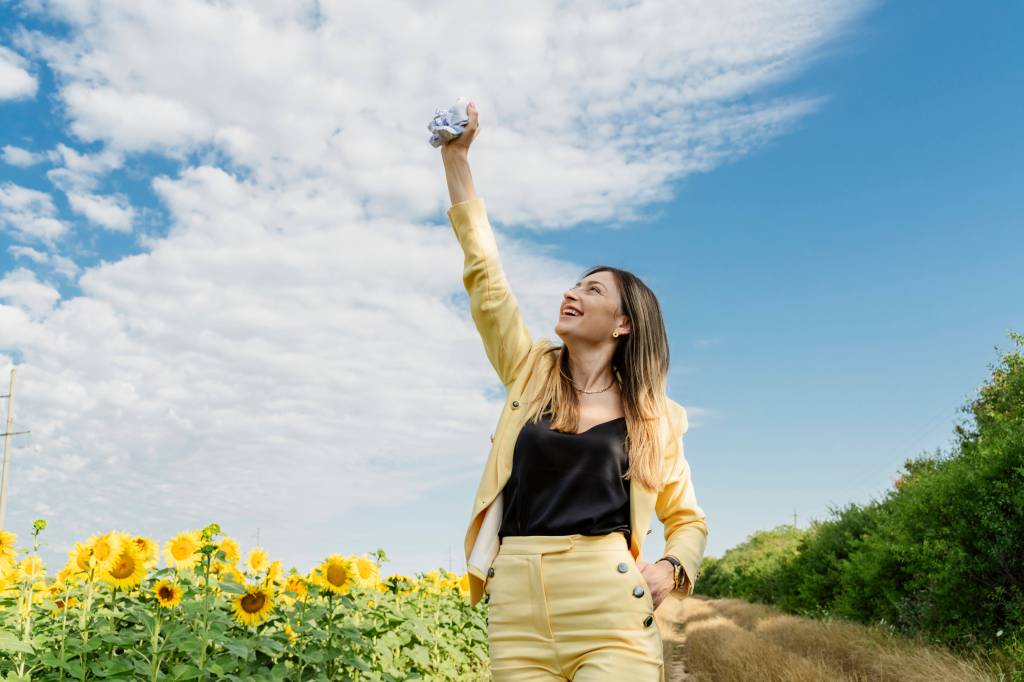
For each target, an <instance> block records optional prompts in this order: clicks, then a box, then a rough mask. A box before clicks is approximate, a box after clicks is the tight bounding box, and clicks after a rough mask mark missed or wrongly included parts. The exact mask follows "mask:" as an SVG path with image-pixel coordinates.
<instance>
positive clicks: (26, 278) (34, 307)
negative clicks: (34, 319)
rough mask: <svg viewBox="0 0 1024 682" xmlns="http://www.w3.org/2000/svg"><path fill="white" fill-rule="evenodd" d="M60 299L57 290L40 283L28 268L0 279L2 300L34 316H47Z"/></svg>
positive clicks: (20, 269) (0, 297)
mask: <svg viewBox="0 0 1024 682" xmlns="http://www.w3.org/2000/svg"><path fill="white" fill-rule="evenodd" d="M59 299H60V293H59V292H58V291H57V290H56V289H54V288H53V287H51V286H50V285H48V284H45V283H43V282H40V281H39V280H38V279H37V278H36V274H35V273H34V272H32V271H31V270H28V269H26V268H18V269H16V270H13V271H12V272H9V273H7V274H6V275H5V276H4V277H3V279H0V300H6V301H8V302H9V303H11V304H12V305H16V306H19V307H20V308H22V309H24V310H25V311H27V312H28V313H30V314H31V315H33V316H44V315H46V314H47V313H48V312H50V310H52V309H53V304H54V303H56V302H57V301H58V300H59Z"/></svg>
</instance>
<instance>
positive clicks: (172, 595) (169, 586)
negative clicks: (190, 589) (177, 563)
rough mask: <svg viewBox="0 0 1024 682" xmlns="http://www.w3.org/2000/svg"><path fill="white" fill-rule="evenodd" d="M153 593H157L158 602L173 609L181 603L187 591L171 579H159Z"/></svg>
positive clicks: (166, 607)
mask: <svg viewBox="0 0 1024 682" xmlns="http://www.w3.org/2000/svg"><path fill="white" fill-rule="evenodd" d="M153 594H154V595H156V600H157V603H159V604H160V606H161V607H163V608H165V609H172V608H174V607H175V606H177V605H178V604H180V603H181V598H182V597H183V596H184V595H185V592H184V591H183V590H182V589H181V587H179V586H178V585H176V584H175V583H172V582H171V581H169V580H159V581H157V583H156V585H154V586H153Z"/></svg>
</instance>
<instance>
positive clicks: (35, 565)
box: [18, 554, 46, 582]
mask: <svg viewBox="0 0 1024 682" xmlns="http://www.w3.org/2000/svg"><path fill="white" fill-rule="evenodd" d="M45 577H46V564H44V563H43V560H42V559H41V558H40V557H39V555H38V554H30V555H28V556H27V557H25V558H24V559H22V560H21V563H20V564H18V578H19V580H21V579H24V578H28V579H29V580H31V581H33V582H35V581H36V580H42V579H43V578H45Z"/></svg>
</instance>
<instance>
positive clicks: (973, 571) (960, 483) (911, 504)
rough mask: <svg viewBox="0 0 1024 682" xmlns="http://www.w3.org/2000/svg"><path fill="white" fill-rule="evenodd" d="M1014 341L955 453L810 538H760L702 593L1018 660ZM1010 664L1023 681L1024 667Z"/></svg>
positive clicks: (817, 526) (1021, 563)
mask: <svg viewBox="0 0 1024 682" xmlns="http://www.w3.org/2000/svg"><path fill="white" fill-rule="evenodd" d="M1010 337H1011V339H1012V340H1013V342H1014V344H1015V346H1016V347H1015V349H1014V350H1012V351H1011V352H1008V353H1005V354H1004V355H1003V356H1002V357H1001V359H1000V362H999V364H998V365H997V366H995V367H993V368H992V375H991V378H990V379H989V381H988V382H987V383H986V384H985V385H983V386H982V387H981V388H979V389H978V396H977V397H976V398H975V399H973V400H972V401H970V402H969V403H968V404H967V405H965V406H964V407H963V408H962V411H963V412H964V413H966V414H967V415H968V420H967V421H966V423H964V424H958V425H956V426H955V427H954V431H955V434H956V443H955V445H954V447H953V449H952V452H950V453H949V454H948V455H943V454H942V453H941V452H936V453H934V454H932V455H922V456H919V457H916V458H911V459H908V460H907V461H906V462H905V463H904V467H903V472H902V475H901V476H900V478H899V480H898V481H897V483H896V486H895V488H894V489H892V490H890V491H889V492H888V493H887V494H886V496H885V498H884V499H883V500H881V501H873V502H872V503H870V504H868V505H864V506H860V505H856V504H850V505H848V506H847V507H845V508H843V509H839V510H837V509H830V510H829V511H830V518H829V519H827V520H825V521H821V522H815V523H813V524H812V526H811V528H810V529H808V530H807V531H806V532H803V533H801V532H799V531H795V530H793V529H792V528H790V527H786V526H783V527H780V528H778V529H775V530H773V531H767V532H766V533H765V532H762V533H755V534H754V535H753V536H751V538H750V539H748V540H747V541H746V542H745V543H743V544H742V545H740V546H739V547H735V548H733V549H730V550H729V551H727V552H726V553H725V555H724V556H722V557H721V558H715V557H707V558H705V559H704V564H703V566H702V569H701V580H700V581H698V583H697V585H696V589H697V591H698V592H700V593H702V594H706V595H708V596H735V597H742V598H746V599H751V600H756V601H762V602H767V603H773V604H776V605H778V606H779V607H780V608H782V609H784V610H787V611H789V612H792V613H799V614H802V615H812V616H828V615H836V616H841V617H845V618H849V619H853V620H858V621H861V622H864V623H881V624H885V625H888V626H889V627H890V628H891V629H892V630H893V631H896V632H900V633H904V634H913V635H922V636H924V637H925V638H927V639H930V640H932V641H936V642H939V643H942V644H946V645H948V646H951V647H953V648H954V649H960V650H969V649H974V648H976V647H979V646H983V647H988V648H993V649H1000V648H1001V649H1002V650H1003V651H1004V652H1008V651H1009V652H1012V651H1017V652H1018V654H1019V653H1020V649H1021V645H1020V644H1019V642H1020V641H1021V640H1020V639H1016V638H1018V637H1021V636H1022V633H1024V356H1022V354H1021V350H1022V348H1024V336H1022V335H1020V334H1016V333H1013V332H1011V333H1010ZM971 422H973V423H971ZM1014 647H1016V649H1015V648H1014ZM1010 658H1012V659H1013V660H1014V661H1015V663H1014V666H1016V667H1015V670H1016V672H1015V673H1014V674H1020V675H1022V676H1024V657H1022V656H1018V655H1017V654H1013V653H1011V654H1010ZM1022 679H1024V677H1022Z"/></svg>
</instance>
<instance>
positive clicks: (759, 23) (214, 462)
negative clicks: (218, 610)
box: [0, 0, 858, 571]
mask: <svg viewBox="0 0 1024 682" xmlns="http://www.w3.org/2000/svg"><path fill="white" fill-rule="evenodd" d="M37 7H38V8H39V9H40V10H41V11H42V10H45V11H48V12H52V13H56V14H58V15H59V18H61V19H63V20H66V21H68V22H70V23H71V24H72V30H71V32H70V35H69V36H68V37H63V36H49V35H44V34H41V33H38V32H32V31H23V32H21V33H18V34H16V35H17V39H18V41H19V48H20V49H22V50H23V51H24V52H26V53H30V54H32V55H33V56H35V57H38V58H39V59H41V60H45V61H46V62H47V64H48V66H49V67H50V68H51V69H53V70H54V71H55V72H56V73H57V74H58V75H59V78H57V79H56V80H57V82H58V83H60V85H59V86H58V87H59V88H60V89H59V91H58V92H57V97H59V99H60V100H61V101H62V103H63V104H64V106H65V107H66V112H65V113H66V116H67V120H68V121H69V131H70V132H71V133H72V134H74V135H76V136H79V137H80V138H81V139H83V140H86V141H89V142H99V143H100V149H99V150H95V149H93V150H91V151H89V152H88V153H86V152H78V151H76V150H74V149H72V148H71V147H68V146H64V145H60V146H59V147H58V149H57V151H58V152H59V153H60V155H61V158H62V160H63V166H62V167H61V168H57V169H53V170H51V171H49V172H48V176H49V177H50V179H51V180H52V181H53V182H54V184H55V185H56V186H57V187H58V188H60V189H62V190H63V191H65V192H67V193H68V196H69V201H72V205H74V202H75V201H79V203H78V209H76V210H82V211H83V212H85V209H84V208H83V207H84V206H85V204H84V203H81V202H80V200H77V199H73V198H72V197H75V196H84V195H95V194H100V193H102V194H104V195H107V194H109V192H107V191H106V190H104V189H103V187H102V180H103V178H104V177H105V175H106V174H107V173H109V172H110V171H111V170H114V169H118V168H121V167H122V166H123V164H124V162H125V159H126V158H130V155H132V154H135V153H138V152H142V151H148V152H156V153H160V154H165V155H168V156H171V157H173V158H176V159H190V161H189V162H188V163H187V164H185V167H184V169H183V170H182V171H181V173H180V174H177V175H175V176H174V177H167V176H158V177H155V178H153V180H152V187H153V189H154V191H155V192H156V194H157V196H158V197H159V199H160V200H161V201H162V203H163V204H164V205H165V206H166V207H167V209H168V211H169V212H170V215H171V226H170V228H171V229H170V231H169V233H168V234H167V236H166V237H164V238H152V237H150V238H148V240H147V241H146V242H144V244H145V248H146V251H145V252H144V253H141V254H137V255H132V256H128V257H124V258H121V259H119V260H114V261H112V262H105V263H102V264H100V265H98V266H95V267H92V268H89V269H87V270H86V271H85V272H84V273H82V275H81V277H80V279H79V286H80V289H81V292H80V294H79V295H77V296H75V297H73V298H70V299H66V300H62V301H60V302H59V303H58V304H57V305H56V306H55V307H54V308H53V309H52V310H44V308H43V304H44V303H45V296H43V292H41V291H40V292H39V293H38V295H37V298H36V299H34V305H35V307H34V308H33V307H31V306H27V304H26V301H27V300H28V298H26V297H27V294H22V297H21V299H19V300H21V303H18V304H11V305H0V328H3V329H4V332H5V333H4V335H3V336H2V337H0V343H2V344H4V346H3V348H4V349H12V350H17V351H19V352H20V353H21V356H22V361H21V364H20V367H21V369H20V370H19V376H20V377H21V378H22V382H23V386H22V388H21V389H19V403H20V405H21V407H20V408H19V409H20V410H21V413H22V414H23V415H30V417H31V422H32V429H33V439H32V443H31V445H30V446H28V447H25V448H24V449H25V452H24V455H23V456H24V457H25V458H26V460H27V459H31V461H33V462H34V468H33V469H32V475H31V477H28V478H26V479H23V480H21V481H20V482H19V488H18V491H17V494H16V495H13V496H12V503H11V507H9V509H10V510H11V514H12V518H27V517H26V515H27V514H29V513H30V512H31V511H32V507H31V506H30V503H29V501H30V500H39V499H43V498H45V499H46V500H47V504H49V505H50V506H51V507H52V508H53V510H54V511H53V515H54V518H53V519H51V521H53V523H52V525H51V530H52V531H53V534H52V536H51V542H52V543H53V544H54V546H58V545H59V543H61V542H63V543H68V542H70V541H71V540H72V539H75V538H80V537H83V536H87V535H88V534H90V533H92V532H94V531H96V530H98V529H103V528H110V527H124V528H130V529H133V530H138V531H143V532H149V533H153V534H155V535H159V536H167V535H169V534H171V533H172V532H175V531H177V530H178V529H181V528H184V527H195V526H200V525H203V524H205V523H207V522H209V521H210V520H214V519H215V520H218V521H219V522H220V523H221V524H222V525H223V526H224V527H225V528H226V529H228V530H229V531H230V532H233V533H236V534H238V535H243V536H245V537H249V534H251V533H253V532H254V531H255V528H256V527H260V528H261V529H262V532H263V533H264V534H265V535H264V536H265V537H268V538H274V539H273V540H272V541H271V540H268V541H267V543H266V544H267V546H268V549H271V551H272V552H277V553H279V554H280V555H282V556H283V557H285V558H286V560H288V561H291V562H295V563H297V564H299V565H305V566H306V567H308V564H309V563H311V562H312V561H314V560H316V559H318V558H320V557H322V556H323V555H324V554H325V553H327V552H328V551H355V550H357V549H358V550H359V551H363V550H365V549H366V547H348V546H341V547H340V546H339V543H345V542H347V541H350V539H351V538H353V537H354V534H355V533H356V530H355V529H354V528H353V524H357V523H361V522H368V521H367V517H370V516H372V515H373V513H374V512H373V510H374V509H377V508H378V506H379V505H387V504H390V505H405V506H406V508H407V509H408V513H409V514H420V515H422V514H423V513H424V512H423V511H422V510H423V508H424V505H425V504H427V502H426V500H427V498H428V493H430V492H431V491H436V490H437V488H438V486H440V485H444V484H446V483H449V482H450V481H452V480H456V481H459V480H461V481H465V486H466V489H467V490H468V491H469V492H468V493H467V495H471V490H472V486H473V485H475V482H476V477H477V476H478V474H479V467H480V465H481V464H482V462H483V458H484V456H485V454H486V449H487V447H488V446H489V439H488V435H489V433H490V431H491V430H492V428H493V423H494V421H495V420H496V419H497V416H498V413H499V410H500V402H499V400H498V398H496V397H494V389H495V388H496V379H495V378H494V377H493V372H492V371H491V369H490V366H489V365H488V364H487V361H486V359H485V357H484V356H483V353H482V350H481V348H480V346H479V339H478V337H477V334H476V331H475V329H473V327H472V324H471V321H470V320H469V318H468V315H467V314H466V312H465V310H464V306H465V294H464V292H463V290H462V283H461V268H462V254H461V252H460V251H459V249H458V244H457V242H456V241H455V238H454V235H453V234H452V232H451V229H450V227H449V226H448V225H447V221H446V219H445V218H443V217H442V218H441V222H440V224H438V223H437V222H436V221H437V217H438V215H439V212H440V211H441V210H442V209H444V208H447V205H448V203H447V195H446V190H445V183H444V177H443V172H442V168H441V164H440V159H439V156H438V151H437V150H436V149H434V148H432V147H430V145H428V144H427V138H428V137H429V133H428V131H427V130H426V123H427V121H428V120H429V119H430V117H431V115H432V114H433V110H434V108H435V107H446V106H447V105H448V104H450V103H451V102H452V101H454V99H455V98H456V97H457V96H459V95H461V94H466V95H469V96H471V97H473V98H474V99H476V101H477V102H478V103H479V105H480V109H481V112H482V121H483V125H484V128H483V130H482V132H481V135H480V138H479V139H478V141H477V142H476V143H475V146H474V149H473V152H472V162H473V170H474V176H475V180H476V185H477V188H478V191H480V193H481V195H482V196H484V197H485V198H486V201H487V206H488V209H489V211H490V215H491V217H492V221H493V222H494V223H495V224H496V226H497V227H498V232H499V234H498V240H499V244H500V247H501V250H502V254H503V258H504V262H505V265H506V269H507V271H508V273H509V278H510V280H511V281H512V283H513V287H514V289H515V291H516V295H517V297H518V298H519V300H520V302H521V304H522V306H523V310H524V314H525V315H526V318H527V320H528V324H529V325H530V328H531V331H533V333H534V334H535V335H546V336H548V337H550V338H555V337H554V334H553V331H552V327H553V325H554V323H555V321H556V314H557V308H558V301H559V298H560V296H561V293H562V291H563V290H564V287H565V286H566V285H567V284H568V283H569V282H570V281H572V278H574V277H575V276H576V275H578V274H579V272H580V270H581V269H582V267H581V266H579V265H577V264H575V263H569V262H565V261H560V260H557V259H554V258H551V257H549V256H547V255H546V254H545V253H544V252H543V250H541V249H538V248H537V247H535V246H531V245H530V244H528V243H525V242H521V241H519V240H517V239H515V238H513V236H512V234H511V233H510V232H508V233H507V232H506V231H505V230H504V229H502V226H503V225H505V224H525V225H528V226H531V227H535V228H561V227H565V226H567V225H570V224H572V223H574V222H576V221H579V220H625V219H629V218H635V217H637V215H638V214H639V212H640V211H641V210H642V209H643V208H644V207H645V206H646V205H648V204H649V203H650V202H651V201H656V200H660V199H667V198H668V196H669V193H670V190H671V186H672V183H673V182H674V181H675V180H676V179H678V178H679V177H682V176H684V175H686V174H688V173H692V172H695V171H700V170H708V169H710V168H712V167H714V166H716V165H718V164H721V163H723V162H725V161H726V160H728V159H730V158H734V157H736V156H739V155H743V154H747V153H750V152H751V151H752V150H754V149H756V148H757V147H758V145H760V144H762V143H764V142H765V141H767V140H769V139H771V138H773V137H775V136H778V135H780V134H782V133H783V132H785V131H786V130H789V129H790V128H791V127H792V126H794V125H796V124H798V122H799V121H800V120H801V118H803V117H805V116H807V115H808V114H809V113H811V112H813V111H814V110H815V108H816V107H819V106H821V105H822V103H823V102H824V99H823V98H822V97H819V96H813V97H812V96H803V95H790V96H780V97H775V98H764V97H759V96H758V92H757V91H758V89H759V88H761V87H762V86H764V85H766V84H769V83H774V82H777V81H779V80H781V79H783V78H785V77H786V76H788V75H790V74H791V73H793V72H794V71H795V70H797V69H798V68H800V67H801V66H802V65H805V64H806V63H807V62H808V61H809V60H810V59H813V58H814V48H815V47H816V46H818V45H820V44H821V43H822V42H824V41H825V40H827V39H829V38H830V37H833V36H834V35H835V34H836V33H837V32H838V31H839V30H841V29H842V28H843V27H844V26H845V25H846V23H847V22H848V21H849V20H850V19H851V18H852V17H853V16H854V15H855V14H856V11H857V10H858V8H857V6H855V5H854V4H850V3H839V2H819V1H812V0H790V1H789V2H774V3H763V2H752V1H751V2H723V3H715V4H714V5H713V6H712V5H707V4H705V3H650V2H647V3H634V4H631V5H629V6H625V7H620V6H618V5H616V6H609V7H603V8H602V7H598V6H597V5H595V4H592V3H588V4H586V5H583V4H578V5H574V4H572V3H570V4H568V5H566V4H563V5H559V6H558V7H557V8H556V6H554V5H551V4H549V3H541V2H537V3H532V4H531V3H525V4H524V3H522V2H516V3H505V4H498V3H486V4H482V5H466V4H465V3H461V4H459V3H450V4H448V5H442V6H439V5H437V4H436V3H434V4H431V5H415V4H413V5H410V4H407V3H392V2H383V3H372V4H369V5H367V4H362V5H356V4H351V3H348V4H335V5H330V4H326V3H325V4H323V5H320V11H321V15H320V17H319V18H318V19H316V22H318V23H317V25H316V26H315V27H314V23H315V22H314V17H313V16H312V15H311V13H310V11H309V9H308V8H305V7H299V6H298V5H295V4H293V3H285V2H280V3H274V2H269V1H267V2H261V3H258V4H252V3H244V4H237V5H236V4H231V3H227V2H225V3H216V4H214V3H200V2H193V3H188V2H185V3H177V4H176V5H174V6H169V5H166V4H165V3H159V2H144V3H141V4H140V3H138V2H134V1H133V2H130V3H129V2H127V0H124V1H123V2H115V1H105V2H102V3H84V2H80V1H78V0H76V1H75V2H71V1H70V0H68V1H67V2H64V1H60V2H58V1H56V0H48V1H47V2H42V1H41V2H40V4H39V5H37ZM126 9H127V10H130V11H125V10H126ZM452 16H458V17H459V24H460V29H459V31H458V36H457V38H453V37H452V36H451V35H448V34H446V33H444V32H437V31H422V30H417V29H418V27H421V26H423V25H436V21H437V17H452ZM79 23H80V24H81V25H79ZM86 25H87V26H88V28H87V29H85V28H84V27H85V26H86ZM194 159H198V161H195V162H193V161H192V160H194ZM3 187H10V185H6V186H3ZM2 191H4V190H0V192H2ZM8 191H9V190H8ZM42 196H43V197H46V195H42ZM2 197H3V194H2V193H0V206H2V205H3V201H2ZM35 200H36V202H37V210H36V213H46V211H47V210H48V211H50V213H51V214H52V202H50V203H45V202H43V200H42V199H40V198H39V197H35ZM47 201H49V199H48V197H47ZM115 205H118V204H115ZM121 206H122V208H124V206H123V204H122V205H121ZM5 210H6V209H5ZM11 210H13V209H11ZM90 219H92V217H91V216H90ZM23 255H25V257H28V258H31V256H30V255H29V254H27V253H25V254H23ZM21 277H23V275H21ZM24 290H25V291H28V286H27V285H25V288H24ZM51 303H52V301H51ZM35 311H43V312H46V314H45V316H41V315H39V314H37V312H35ZM497 388H500V387H497ZM694 414H695V416H696V412H695V413H694ZM53 490H61V491H62V493H61V495H60V496H54V495H52V494H51V493H52V491H53ZM468 499H469V498H468V497H467V500H468ZM82 509H88V510H89V514H88V515H83V514H81V513H76V512H77V511H78V510H82ZM364 510H365V511H364ZM468 512H469V509H468V501H467V503H466V514H467V515H468ZM463 530H464V529H463V527H461V526H455V527H451V528H443V529H439V530H438V531H437V536H436V537H422V536H419V537H410V536H409V535H408V534H403V530H402V528H401V527H392V526H389V527H386V528H381V529H380V532H379V535H380V543H379V544H380V545H382V546H384V547H386V548H388V551H389V554H392V555H393V556H395V558H396V563H395V566H394V568H395V569H396V570H407V571H411V570H413V568H414V567H413V566H410V565H408V564H406V563H403V562H404V561H412V560H413V559H412V558H411V557H413V556H416V555H417V553H419V555H421V556H425V555H428V554H430V552H431V549H430V548H431V546H433V547H438V546H440V547H447V545H448V544H449V543H453V544H454V545H455V547H460V546H461V541H462V532H463ZM416 543H419V544H416ZM374 546H377V545H376V544H375V545H374ZM392 547H395V548H396V549H394V550H392ZM403 551H408V552H409V554H408V556H409V557H410V558H409V559H403V558H402V552H403ZM457 559H458V561H459V565H458V566H457V568H461V557H459V556H457ZM415 568H417V569H422V568H427V567H426V566H418V567H415Z"/></svg>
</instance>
